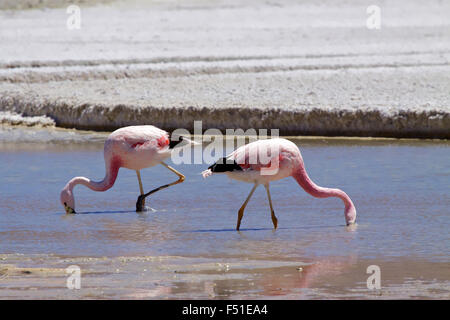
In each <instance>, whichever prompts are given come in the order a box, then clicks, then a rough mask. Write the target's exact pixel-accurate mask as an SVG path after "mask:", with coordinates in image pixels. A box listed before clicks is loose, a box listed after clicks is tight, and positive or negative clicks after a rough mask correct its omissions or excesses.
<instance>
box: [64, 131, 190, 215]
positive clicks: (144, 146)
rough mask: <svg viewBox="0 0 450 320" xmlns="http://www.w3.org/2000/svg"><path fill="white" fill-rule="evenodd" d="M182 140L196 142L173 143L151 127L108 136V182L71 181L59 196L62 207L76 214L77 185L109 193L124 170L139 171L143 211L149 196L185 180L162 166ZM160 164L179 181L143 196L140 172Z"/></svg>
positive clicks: (139, 201) (174, 141) (173, 170)
mask: <svg viewBox="0 0 450 320" xmlns="http://www.w3.org/2000/svg"><path fill="white" fill-rule="evenodd" d="M183 140H186V141H187V142H188V143H190V144H194V142H192V141H190V140H189V139H187V138H185V137H183V136H180V137H178V138H177V139H172V137H171V136H170V135H169V133H167V132H166V131H164V130H161V129H159V128H156V127H154V126H149V125H148V126H130V127H124V128H120V129H118V130H116V131H114V132H113V133H111V134H110V135H109V137H108V139H107V140H106V142H105V147H104V157H105V167H106V175H105V178H104V179H103V180H102V181H98V182H97V181H92V180H90V179H88V178H85V177H75V178H73V179H71V180H70V181H69V182H68V183H67V184H66V186H65V187H64V188H63V189H62V191H61V195H60V199H61V204H62V205H63V206H64V209H65V210H66V213H75V198H74V195H73V188H74V187H75V186H76V185H78V184H82V185H85V186H86V187H88V188H89V189H91V190H94V191H106V190H108V189H110V188H111V187H112V186H113V185H114V182H115V181H116V178H117V174H118V172H119V168H121V167H123V168H127V169H131V170H135V171H136V174H137V178H138V182H139V189H140V193H141V194H140V196H139V197H138V200H137V202H136V211H142V210H143V207H144V205H145V198H146V197H147V196H149V195H150V194H152V193H155V192H156V191H159V190H161V189H164V188H167V187H170V186H172V185H175V184H178V183H181V182H183V181H184V179H185V177H184V175H183V174H181V173H180V172H178V171H177V170H175V169H173V168H172V167H170V166H168V165H167V164H165V163H164V162H163V160H165V159H167V158H168V157H170V155H171V152H172V150H173V147H174V146H175V145H177V144H178V143H180V142H181V141H183ZM157 164H162V165H163V166H165V167H166V168H167V169H169V170H170V171H172V172H174V173H175V174H176V175H177V176H178V178H179V179H178V180H177V181H175V182H172V183H169V184H166V185H163V186H160V187H158V188H156V189H153V190H152V191H150V192H148V193H144V189H143V187H142V181H141V175H140V171H139V170H141V169H144V168H149V167H153V166H155V165H157Z"/></svg>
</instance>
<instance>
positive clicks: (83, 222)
mask: <svg viewBox="0 0 450 320" xmlns="http://www.w3.org/2000/svg"><path fill="white" fill-rule="evenodd" d="M105 137H106V135H103V134H101V133H78V132H75V131H69V130H56V129H42V130H37V129H17V128H14V129H12V128H2V130H0V164H1V166H0V177H1V184H0V259H1V260H0V298H10V297H16V298H27V297H28V298H29V297H31V298H55V297H56V298H73V297H77V298H85V299H90V298H99V297H102V298H156V299H161V298H221V299H222V298H253V299H259V298H270V299H271V298H282V299H285V298H286V299H303V298H306V299H310V298H375V299H377V298H407V297H412V298H414V297H420V298H444V299H448V298H449V297H450V268H449V267H450V254H449V248H450V239H449V228H450V209H449V207H450V196H449V193H448V190H450V179H449V178H450V166H449V162H450V144H449V143H448V142H445V141H431V140H428V141H425V140H422V141H419V140H386V139H385V140H382V139H378V140H369V139H336V138H334V139H331V138H295V139H293V141H294V142H296V143H297V144H298V145H299V147H300V149H301V152H302V155H303V158H304V161H305V164H306V168H307V171H308V173H309V175H310V177H311V178H312V179H313V180H314V181H315V182H316V183H317V184H318V185H321V186H327V187H339V188H341V189H343V190H344V191H346V192H347V193H348V194H349V196H350V197H351V198H352V199H353V202H354V203H355V205H356V208H357V213H358V218H357V225H356V226H354V227H346V226H345V220H344V214H343V204H342V203H341V202H340V200H338V199H334V198H329V199H316V198H313V197H311V196H310V195H308V194H306V193H305V192H304V191H303V190H302V189H301V188H300V187H299V186H298V184H296V182H295V181H294V180H293V179H285V180H281V181H278V182H275V183H272V185H271V192H272V200H273V203H274V208H275V212H276V215H277V217H278V219H279V221H278V229H277V230H273V226H272V222H271V219H270V212H269V207H268V201H267V198H266V194H265V191H264V188H262V187H260V188H258V189H257V191H256V192H255V194H254V196H253V198H252V199H251V201H250V202H249V205H248V206H247V209H246V211H245V214H244V218H243V221H242V225H241V231H240V232H237V231H236V230H235V225H236V218H237V210H238V209H239V207H240V205H241V204H242V202H243V201H244V200H245V198H246V196H247V194H248V192H249V191H250V189H251V185H249V184H245V183H240V182H236V181H231V180H229V179H228V178H227V177H226V176H221V175H217V176H213V177H210V178H208V179H203V178H202V177H201V175H200V172H201V171H202V170H204V169H205V168H206V167H207V166H208V164H195V165H189V164H182V165H179V166H176V168H177V170H179V171H181V172H182V173H184V174H185V175H186V181H185V183H182V184H180V185H176V186H173V187H171V188H169V189H166V190H163V191H160V192H157V193H156V194H154V195H152V196H151V197H149V198H147V199H148V200H147V205H148V206H150V207H151V208H152V210H148V211H146V212H144V213H136V212H135V211H134V208H135V202H136V198H137V196H138V192H139V188H138V183H137V179H136V174H135V172H134V171H130V170H127V169H121V170H120V171H119V176H118V179H117V181H116V184H115V185H114V187H113V188H112V189H110V190H108V191H107V192H103V193H98V192H93V191H91V190H89V189H87V188H85V187H83V186H77V187H76V188H75V197H76V205H77V207H76V211H77V212H78V214H76V215H66V214H65V213H64V210H63V208H62V206H61V205H60V203H59V192H60V190H61V188H62V187H63V186H64V185H65V183H66V182H67V181H68V180H69V179H70V178H72V177H74V176H79V175H81V176H87V177H89V178H91V179H93V180H101V179H102V178H103V176H104V162H103V150H102V148H103V139H104V138H105ZM168 164H171V161H170V160H169V161H168ZM141 174H142V178H143V184H144V188H145V189H146V190H150V189H152V188H155V187H157V186H160V185H162V184H166V183H168V182H171V181H174V180H176V176H175V175H174V174H173V173H171V172H170V171H168V170H166V169H165V168H164V167H162V166H159V167H153V168H149V169H146V170H143V171H142V172H141ZM73 264H75V265H79V266H80V267H81V269H82V270H84V271H85V272H84V273H83V275H84V276H83V277H84V278H83V282H82V283H83V287H82V289H81V290H68V289H67V288H66V287H65V279H66V274H65V272H64V269H65V268H66V267H67V266H69V265H73ZM369 265H378V266H379V267H380V270H381V276H382V278H381V279H382V289H380V290H369V289H368V288H367V285H366V280H367V278H368V277H369V274H367V267H368V266H369Z"/></svg>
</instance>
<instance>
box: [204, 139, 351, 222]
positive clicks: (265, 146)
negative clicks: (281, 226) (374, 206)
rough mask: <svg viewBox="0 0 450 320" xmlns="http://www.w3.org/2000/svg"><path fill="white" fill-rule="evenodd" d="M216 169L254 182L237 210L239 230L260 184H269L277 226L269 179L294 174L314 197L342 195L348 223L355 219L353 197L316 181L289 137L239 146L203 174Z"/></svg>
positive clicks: (206, 174)
mask: <svg viewBox="0 0 450 320" xmlns="http://www.w3.org/2000/svg"><path fill="white" fill-rule="evenodd" d="M264 158H265V160H264ZM213 173H226V174H227V175H228V176H229V177H230V178H232V179H235V180H240V181H244V182H250V183H253V184H254V186H253V188H252V190H251V191H250V194H249V195H248V197H247V199H246V200H245V201H244V204H243V205H242V206H241V208H240V209H239V211H238V220H237V226H236V230H239V227H240V225H241V220H242V217H243V215H244V210H245V207H246V206H247V203H248V201H249V200H250V198H251V196H252V195H253V192H254V191H255V189H256V187H257V186H258V185H260V184H262V185H264V187H265V188H266V191H267V197H268V199H269V205H270V212H271V216H272V222H273V225H274V227H275V229H276V228H277V225H278V219H277V217H276V216H275V212H274V210H273V206H272V199H271V197H270V191H269V183H270V182H271V181H276V180H280V179H283V178H286V177H289V176H292V177H293V178H294V179H295V180H296V181H297V182H298V184H299V185H300V186H301V187H302V188H303V189H304V190H305V191H306V192H307V193H309V194H310V195H312V196H314V197H317V198H328V197H337V198H340V199H341V200H342V201H343V202H344V204H345V221H346V223H347V225H350V224H353V223H355V220H356V209H355V206H354V205H353V202H352V200H351V199H350V197H349V196H348V195H347V194H346V193H345V192H344V191H342V190H340V189H331V188H322V187H319V186H318V185H316V184H315V183H314V182H313V181H312V180H311V179H310V178H309V176H308V174H307V173H306V170H305V166H304V163H303V159H302V155H301V153H300V150H299V149H298V148H297V146H296V145H295V144H294V143H293V142H291V141H289V140H286V139H269V140H258V141H255V142H252V143H249V144H247V145H245V146H242V147H239V148H238V149H236V150H235V151H234V152H232V153H231V154H229V155H228V156H227V157H225V158H223V159H220V160H219V161H217V162H216V163H215V164H213V165H212V166H210V167H209V168H208V169H207V170H205V171H203V172H202V175H203V177H207V176H210V175H211V174H213Z"/></svg>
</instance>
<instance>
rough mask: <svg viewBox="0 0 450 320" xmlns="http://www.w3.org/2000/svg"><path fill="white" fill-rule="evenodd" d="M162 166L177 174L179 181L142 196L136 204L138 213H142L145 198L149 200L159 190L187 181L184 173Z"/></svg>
mask: <svg viewBox="0 0 450 320" xmlns="http://www.w3.org/2000/svg"><path fill="white" fill-rule="evenodd" d="M161 164H162V165H163V166H165V167H166V168H167V169H169V170H170V171H172V172H173V173H175V174H176V175H177V176H178V180H177V181H175V182H172V183H169V184H165V185H163V186H160V187H158V188H156V189H153V190H151V191H149V192H147V193H145V194H141V195H140V196H139V197H138V200H137V202H136V211H137V212H139V211H142V208H143V206H142V203H143V201H145V198H147V197H148V196H149V195H151V194H152V193H155V192H156V191H159V190H162V189H165V188H168V187H170V186H173V185H176V184H178V183H181V182H183V181H184V180H185V176H184V175H183V174H182V173H180V172H178V171H177V170H175V169H174V168H172V167H171V166H169V165H167V164H165V163H164V162H161Z"/></svg>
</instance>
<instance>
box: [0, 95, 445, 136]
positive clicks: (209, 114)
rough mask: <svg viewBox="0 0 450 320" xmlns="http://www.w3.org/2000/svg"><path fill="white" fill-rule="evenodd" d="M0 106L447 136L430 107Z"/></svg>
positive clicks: (51, 113) (62, 113)
mask: <svg viewBox="0 0 450 320" xmlns="http://www.w3.org/2000/svg"><path fill="white" fill-rule="evenodd" d="M0 103H1V105H2V107H3V108H5V109H9V110H13V111H17V112H22V113H24V114H26V115H41V114H45V115H46V116H47V117H51V118H53V119H55V122H56V124H57V125H58V126H60V127H67V128H76V129H88V130H101V131H112V130H115V129H117V128H120V127H123V126H128V125H139V124H149V123H151V124H153V125H156V126H158V127H161V128H165V129H167V130H173V129H177V128H185V129H187V130H190V131H191V132H193V130H194V127H193V125H194V121H198V120H203V122H202V125H203V129H208V128H217V129H220V130H222V131H225V129H229V128H241V129H244V130H247V129H249V128H254V129H272V128H273V129H279V130H280V134H282V135H287V134H302V135H323V136H361V137H371V136H372V137H397V138H440V139H449V138H450V130H449V128H450V116H449V114H448V113H447V112H443V111H438V110H430V111H425V110H424V111H420V112H417V111H415V110H402V111H390V112H389V111H388V112H383V111H381V110H366V111H361V110H337V109H331V110H324V109H320V108H312V109H310V110H302V109H299V110H295V109H294V110H283V109H280V108H271V109H259V108H245V109H241V108H233V107H231V108H220V109H211V108H206V107H205V108H199V107H187V108H177V107H172V108H165V107H163V108H161V107H146V108H139V109H136V108H134V106H129V105H128V106H127V105H123V104H120V105H115V106H107V105H90V104H82V105H71V104H69V103H67V102H64V101H50V100H43V101H39V102H37V101H27V100H26V99H21V98H19V97H15V98H4V97H3V98H2V99H1V100H0Z"/></svg>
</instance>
